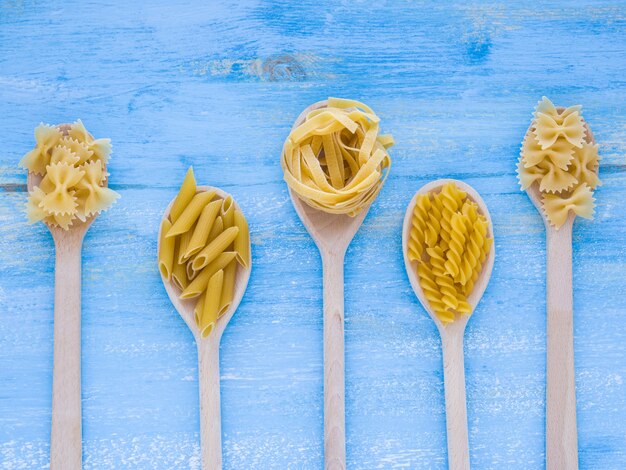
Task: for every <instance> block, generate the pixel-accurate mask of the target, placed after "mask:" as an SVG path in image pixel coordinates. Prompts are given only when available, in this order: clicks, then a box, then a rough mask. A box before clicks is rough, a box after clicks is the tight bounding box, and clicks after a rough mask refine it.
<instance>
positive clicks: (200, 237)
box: [183, 200, 222, 259]
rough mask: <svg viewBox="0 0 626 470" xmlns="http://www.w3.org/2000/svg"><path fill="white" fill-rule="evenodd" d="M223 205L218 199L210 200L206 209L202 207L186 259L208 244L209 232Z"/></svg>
mask: <svg viewBox="0 0 626 470" xmlns="http://www.w3.org/2000/svg"><path fill="white" fill-rule="evenodd" d="M221 207H222V202H221V201H219V200H218V201H213V202H209V203H208V204H207V205H206V206H205V207H204V209H202V212H201V213H200V218H199V219H198V222H197V223H196V227H195V228H194V229H193V234H192V235H190V240H189V243H188V245H187V246H186V248H185V259H189V258H190V257H191V256H193V255H195V254H196V253H198V252H199V251H201V250H202V248H204V247H205V246H206V243H207V240H208V239H209V234H210V233H211V228H212V227H213V222H215V219H216V218H217V216H218V214H219V211H220V209H221ZM183 236H184V235H183Z"/></svg>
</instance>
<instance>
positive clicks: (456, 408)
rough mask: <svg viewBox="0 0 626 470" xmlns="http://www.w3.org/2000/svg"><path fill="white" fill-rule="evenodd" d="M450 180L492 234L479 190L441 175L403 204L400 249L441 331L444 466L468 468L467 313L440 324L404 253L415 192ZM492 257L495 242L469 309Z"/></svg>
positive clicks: (419, 294) (433, 188) (473, 303)
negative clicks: (444, 409) (465, 358)
mask: <svg viewBox="0 0 626 470" xmlns="http://www.w3.org/2000/svg"><path fill="white" fill-rule="evenodd" d="M450 182H453V183H454V184H456V186H457V187H458V188H459V189H461V190H462V191H465V192H466V193H467V197H468V198H469V199H471V200H472V201H474V202H475V203H476V204H477V205H478V208H479V210H480V213H482V214H483V215H484V216H485V217H486V218H487V221H488V222H489V231H488V235H489V237H491V238H493V227H492V224H491V216H490V215H489V211H488V210H487V206H486V205H485V203H484V201H483V200H482V198H481V197H480V196H479V194H478V193H477V192H476V191H475V190H474V188H472V187H471V186H469V185H468V184H466V183H463V182H462V181H456V180H451V179H441V180H437V181H433V182H432V183H428V184H426V185H425V186H422V188H421V189H420V190H419V191H417V193H415V196H413V199H412V200H411V202H410V203H409V206H408V207H407V210H406V214H405V216H404V225H403V226H402V252H403V254H404V264H405V266H406V271H407V274H408V276H409V281H410V282H411V286H412V287H413V291H414V292H415V294H416V295H417V298H418V299H419V301H420V303H421V304H422V306H423V307H424V309H425V310H426V311H427V312H428V314H429V315H430V317H431V318H432V319H433V321H434V322H435V324H436V325H437V329H438V330H439V334H440V335H441V346H442V349H443V380H444V388H445V397H446V428H447V436H448V467H449V468H450V469H451V470H462V469H469V468H470V459H469V439H468V435H467V405H466V402H465V365H464V358H463V335H464V333H465V327H466V326H467V321H468V320H469V318H470V316H469V315H461V316H458V317H457V319H456V320H455V321H454V322H452V323H449V324H448V325H444V324H443V323H442V322H441V320H439V318H438V317H437V315H435V312H434V311H433V309H432V307H431V306H430V304H429V303H428V300H427V299H426V297H425V296H424V291H423V290H422V286H420V283H419V278H418V276H417V271H416V266H415V263H414V262H412V261H410V260H409V258H408V255H407V244H408V241H409V237H410V235H409V234H410V232H411V225H412V224H411V219H412V218H413V208H414V207H415V202H416V200H417V196H418V195H420V194H426V193H430V192H439V191H440V189H441V187H442V186H444V185H445V184H447V183H450ZM494 259H495V246H494V245H492V246H491V249H490V250H489V254H488V256H487V259H486V260H485V263H484V265H483V269H482V271H481V272H480V275H479V277H478V279H477V280H476V283H475V285H474V290H472V293H471V294H470V295H469V297H468V298H467V300H468V302H469V303H470V305H471V306H472V310H474V309H475V308H476V305H477V304H478V302H479V301H480V299H481V297H482V296H483V293H484V292H485V288H486V287H487V284H488V283H489V278H490V277H491V270H492V268H493V261H494Z"/></svg>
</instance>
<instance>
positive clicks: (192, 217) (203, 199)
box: [167, 191, 215, 237]
mask: <svg viewBox="0 0 626 470" xmlns="http://www.w3.org/2000/svg"><path fill="white" fill-rule="evenodd" d="M213 196H215V191H204V192H201V193H198V194H196V195H195V196H194V197H193V199H192V200H191V202H190V203H189V204H188V205H187V207H185V210H183V213H182V214H181V215H180V217H178V219H176V222H174V224H173V225H172V228H171V229H170V230H169V232H167V237H173V236H175V235H180V234H182V233H185V232H187V231H188V230H191V227H192V226H193V224H194V223H195V222H196V220H198V217H200V213H201V212H202V209H204V206H206V205H207V204H208V203H209V201H211V199H213Z"/></svg>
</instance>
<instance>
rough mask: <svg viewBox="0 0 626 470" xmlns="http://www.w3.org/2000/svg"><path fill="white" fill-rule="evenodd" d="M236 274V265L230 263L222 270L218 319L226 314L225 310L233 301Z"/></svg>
mask: <svg viewBox="0 0 626 470" xmlns="http://www.w3.org/2000/svg"><path fill="white" fill-rule="evenodd" d="M236 274H237V263H236V262H232V261H231V262H230V263H228V265H227V266H226V267H225V268H224V283H223V284H222V296H221V297H220V310H219V313H218V317H221V316H222V315H224V313H226V310H228V307H230V304H231V302H232V301H233V294H234V292H235V275H236Z"/></svg>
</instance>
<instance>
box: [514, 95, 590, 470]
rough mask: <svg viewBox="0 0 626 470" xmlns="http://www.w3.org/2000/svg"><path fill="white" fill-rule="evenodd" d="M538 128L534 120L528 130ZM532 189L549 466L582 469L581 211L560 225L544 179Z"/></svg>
mask: <svg viewBox="0 0 626 470" xmlns="http://www.w3.org/2000/svg"><path fill="white" fill-rule="evenodd" d="M564 109H565V108H563V107H558V108H557V111H558V112H559V113H562V112H563V111H564ZM532 129H533V125H532V124H531V125H530V127H529V128H528V131H527V132H526V134H527V135H528V133H530V132H532ZM585 130H586V131H587V133H586V137H585V140H586V141H587V143H589V144H595V139H594V137H593V133H592V132H591V129H590V128H589V126H588V125H587V123H586V122H585ZM596 172H597V167H596ZM526 193H527V194H528V197H529V198H530V200H531V201H532V203H533V204H534V205H535V207H536V208H537V211H538V212H539V214H541V217H542V218H543V222H544V225H545V226H546V245H547V248H546V255H547V262H546V274H547V286H546V295H547V302H546V305H547V311H548V312H547V313H548V325H547V330H548V331H547V358H546V363H547V372H546V382H547V383H546V469H547V470H562V469H568V470H571V469H576V468H578V436H577V432H576V385H575V377H574V299H573V293H572V226H573V224H574V219H575V218H576V214H574V213H573V212H570V214H569V217H568V218H567V220H566V221H565V223H564V224H563V225H562V226H561V227H560V228H559V229H557V228H555V227H554V226H553V225H552V224H550V221H549V220H548V218H547V217H546V214H545V213H544V212H543V209H542V207H541V192H540V191H539V184H538V183H537V182H535V183H533V184H532V185H531V186H530V187H529V188H528V189H526Z"/></svg>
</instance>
